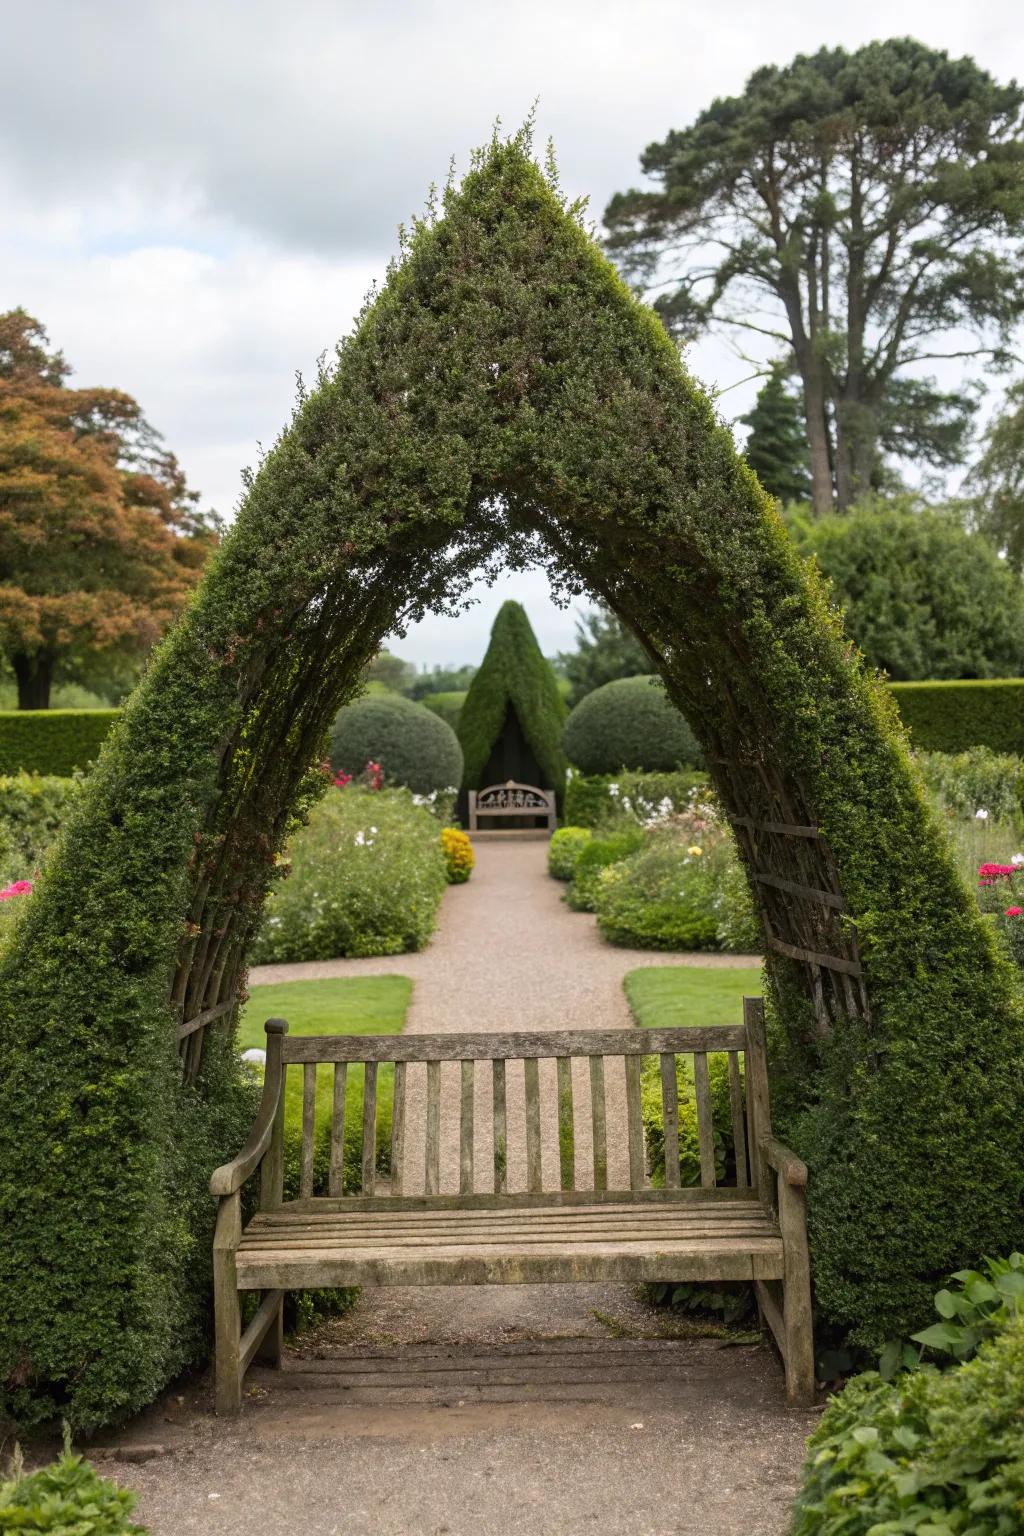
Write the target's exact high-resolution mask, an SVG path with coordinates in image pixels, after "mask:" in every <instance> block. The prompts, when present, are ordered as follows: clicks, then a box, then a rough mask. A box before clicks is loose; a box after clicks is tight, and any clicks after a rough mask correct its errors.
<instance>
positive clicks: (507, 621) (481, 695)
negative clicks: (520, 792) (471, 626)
mask: <svg viewBox="0 0 1024 1536" xmlns="http://www.w3.org/2000/svg"><path fill="white" fill-rule="evenodd" d="M509 709H513V710H514V711H515V713H516V718H517V719H518V721H519V725H520V728H521V729H522V733H523V737H524V739H525V741H526V744H527V746H528V747H529V749H530V751H531V752H532V754H533V756H534V758H535V759H536V762H537V764H538V766H539V768H540V771H541V776H542V778H543V783H542V784H540V785H539V787H540V788H541V789H553V790H555V791H556V793H557V797H558V805H559V809H561V804H562V796H563V786H564V784H565V774H566V769H567V768H568V763H567V761H566V756H565V749H564V747H563V746H562V732H563V730H564V729H565V717H566V713H567V711H566V708H565V702H564V700H563V699H562V695H561V694H560V693H559V691H558V684H557V682H556V680H555V674H554V673H553V672H552V670H551V666H550V664H549V663H548V662H547V661H545V659H544V656H543V654H542V652H541V648H540V646H539V645H538V644H537V637H536V635H535V634H534V632H533V629H532V627H531V624H530V621H529V619H528V618H527V616H526V609H525V608H524V607H523V605H522V603H516V602H507V603H502V605H501V607H500V608H499V609H498V614H497V617H496V618H495V620H494V623H493V625H492V626H491V638H490V642H489V643H488V646H487V651H486V653H485V655H484V659H483V661H482V662H481V663H480V668H479V671H478V672H477V673H476V674H475V676H474V678H473V680H472V682H471V683H470V685H469V691H468V692H467V694H466V697H465V700H464V702H463V705H462V709H461V710H460V711H459V724H458V737H459V742H460V743H461V746H462V755H463V758H464V761H465V767H464V770H463V775H462V787H463V789H464V790H466V789H483V788H484V787H485V785H486V783H487V763H488V759H489V758H490V756H491V752H492V750H493V748H494V745H495V743H496V742H497V740H498V738H499V737H500V735H501V732H502V728H503V726H504V724H505V718H506V716H507V714H508V711H509ZM514 777H517V778H519V777H522V775H519V774H517V775H514Z"/></svg>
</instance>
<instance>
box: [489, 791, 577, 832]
mask: <svg viewBox="0 0 1024 1536" xmlns="http://www.w3.org/2000/svg"><path fill="white" fill-rule="evenodd" d="M480 816H501V817H505V818H508V817H513V818H515V817H518V818H519V820H520V821H522V820H523V819H524V818H528V819H529V820H530V821H531V822H533V821H536V820H537V819H538V817H543V818H544V822H545V825H546V826H547V827H548V828H549V829H550V830H551V831H552V832H553V831H554V830H555V827H556V826H557V825H558V819H557V816H556V814H555V792H554V790H553V789H537V788H535V786H534V785H533V784H519V783H517V782H516V780H515V779H509V781H508V783H507V784H489V785H488V787H487V788H486V789H480V790H476V789H471V790H470V791H469V830H470V831H471V832H476V831H478V830H479V823H478V818H479V817H480Z"/></svg>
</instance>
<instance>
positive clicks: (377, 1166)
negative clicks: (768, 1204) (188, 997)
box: [272, 999, 771, 1203]
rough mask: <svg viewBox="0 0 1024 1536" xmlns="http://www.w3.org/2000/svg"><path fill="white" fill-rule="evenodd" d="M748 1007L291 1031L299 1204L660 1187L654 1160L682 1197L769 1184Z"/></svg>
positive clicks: (759, 1062)
mask: <svg viewBox="0 0 1024 1536" xmlns="http://www.w3.org/2000/svg"><path fill="white" fill-rule="evenodd" d="M745 1013H746V1024H745V1025H742V1026H732V1025H723V1026H716V1027H709V1028H692V1029H654V1030H640V1029H630V1030H593V1031H570V1032H551V1033H543V1034H508V1035H494V1034H479V1035H470V1034H459V1035H362V1036H358V1035H316V1036H305V1037H302V1036H285V1037H284V1039H283V1041H282V1052H283V1054H282V1061H283V1063H284V1069H285V1074H286V1077H287V1073H288V1072H289V1071H291V1072H292V1073H294V1072H296V1071H298V1072H301V1075H302V1085H303V1092H302V1106H303V1107H302V1151H301V1160H300V1176H299V1198H300V1199H301V1200H316V1199H318V1198H321V1197H324V1196H326V1197H328V1198H333V1199H336V1200H337V1199H344V1198H346V1197H350V1196H359V1197H367V1196H379V1195H382V1194H389V1195H391V1196H396V1195H409V1196H416V1195H422V1194H427V1195H436V1194H439V1193H444V1192H448V1193H450V1194H451V1195H452V1197H453V1203H458V1202H457V1198H456V1196H455V1190H456V1189H457V1191H458V1196H459V1197H463V1198H465V1199H466V1200H467V1202H472V1200H473V1198H474V1197H480V1198H481V1199H482V1198H483V1197H485V1196H487V1197H489V1198H490V1199H491V1200H492V1201H493V1199H494V1197H495V1196H498V1197H507V1198H509V1199H510V1200H527V1201H528V1199H529V1197H531V1196H533V1197H540V1196H542V1195H543V1196H544V1197H545V1199H547V1198H550V1197H552V1196H553V1197H554V1198H555V1199H556V1200H557V1199H558V1198H562V1199H565V1198H572V1192H573V1191H577V1192H579V1191H595V1192H597V1193H598V1194H602V1193H603V1192H605V1191H614V1190H622V1191H634V1192H640V1191H648V1190H650V1189H651V1187H652V1178H651V1168H652V1165H654V1166H656V1170H657V1180H656V1182H657V1183H659V1184H663V1185H664V1187H665V1188H666V1189H667V1190H669V1191H672V1190H678V1189H680V1188H681V1186H685V1185H689V1184H696V1183H698V1181H699V1185H700V1187H701V1188H702V1189H703V1190H705V1191H712V1190H716V1189H717V1190H722V1189H730V1188H731V1189H732V1190H734V1191H735V1190H737V1189H739V1190H745V1189H757V1188H758V1187H759V1186H760V1187H761V1188H762V1189H766V1188H767V1187H768V1184H767V1179H766V1178H765V1176H764V1173H763V1170H761V1169H760V1168H759V1167H758V1162H759V1158H758V1157H757V1156H756V1155H754V1156H752V1149H754V1148H755V1147H756V1146H757V1139H758V1137H764V1136H766V1135H768V1134H770V1130H771V1126H770V1121H769V1111H768V1088H767V1073H766V1069H765V1058H764V1040H763V1018H762V1013H761V1002H760V999H747V1000H746V1010H745ZM741 1058H742V1061H741ZM318 1072H319V1074H320V1079H319V1082H320V1094H319V1110H318V1094H317V1084H318ZM284 1097H285V1096H284V1094H282V1103H283V1100H284ZM318 1118H322V1119H323V1120H325V1121H326V1122H327V1123H326V1124H324V1125H321V1126H320V1130H319V1134H318ZM645 1121H646V1132H645ZM413 1129H415V1132H416V1140H417V1145H416V1146H413V1145H412V1137H411V1134H410V1133H411V1132H412V1131H413ZM275 1135H276V1136H277V1137H278V1138H280V1137H281V1136H282V1135H283V1111H282V1114H280V1115H279V1116H278V1124H277V1128H276V1131H275ZM727 1146H728V1155H727V1156H726V1147H727ZM280 1163H281V1159H280V1157H276V1158H274V1159H272V1165H273V1166H280ZM662 1169H663V1170H664V1171H663V1172H662ZM446 1175H447V1177H446ZM442 1186H444V1188H442ZM273 1203H279V1202H278V1201H276V1200H275V1201H273Z"/></svg>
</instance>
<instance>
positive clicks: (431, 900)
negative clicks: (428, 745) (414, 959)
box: [253, 784, 447, 963]
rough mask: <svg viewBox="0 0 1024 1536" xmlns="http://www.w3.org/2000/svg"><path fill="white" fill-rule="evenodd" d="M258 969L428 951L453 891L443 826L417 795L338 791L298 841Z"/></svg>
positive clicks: (259, 951) (262, 936)
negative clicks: (284, 963) (445, 900)
mask: <svg viewBox="0 0 1024 1536" xmlns="http://www.w3.org/2000/svg"><path fill="white" fill-rule="evenodd" d="M282 875H283V876H284V875H287V876H288V878H286V879H283V882H282V884H280V885H279V886H278V887H277V888H276V889H275V890H274V891H273V892H272V893H271V895H270V897H269V899H268V901H267V907H266V912H265V915H264V920H263V925H262V928H261V930H260V933H259V936H258V938H257V941H256V944H255V946H254V950H253V960H254V961H255V962H256V963H261V962H270V961H289V960H328V959H333V958H334V957H335V956H342V955H397V954H401V953H403V952H404V951H406V950H414V949H422V947H423V945H424V944H426V943H427V941H428V940H429V938H430V936H431V934H432V933H433V931H434V922H435V919H436V915H437V908H438V904H439V902H440V900H441V896H442V893H443V892H444V889H445V886H446V884H447V879H446V861H445V855H444V853H443V851H442V848H441V840H440V838H439V836H438V827H437V820H436V818H435V817H434V816H433V815H432V814H431V812H430V811H429V810H428V809H427V808H426V807H425V806H423V805H417V804H415V802H414V799H413V796H412V795H411V794H410V793H409V791H408V790H389V789H380V790H374V789H372V788H370V787H369V786H368V785H364V784H361V785H356V784H351V785H349V786H348V787H346V788H341V789H338V790H329V791H328V794H327V796H326V797H325V799H323V800H321V801H320V802H319V803H318V804H317V805H316V806H315V807H314V809H313V811H312V813H311V815H310V818H309V824H308V825H307V826H306V827H303V828H302V830H301V831H299V832H298V833H297V834H296V836H295V837H294V838H293V839H292V842H291V845H290V847H289V850H288V857H287V860H286V861H285V862H284V863H283V865H282Z"/></svg>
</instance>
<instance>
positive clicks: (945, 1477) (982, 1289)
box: [792, 1253, 1024, 1536]
mask: <svg viewBox="0 0 1024 1536" xmlns="http://www.w3.org/2000/svg"><path fill="white" fill-rule="evenodd" d="M935 1304H936V1310H937V1311H938V1313H939V1318H940V1321H939V1322H937V1323H933V1324H932V1325H931V1326H930V1327H929V1328H925V1329H922V1330H921V1332H919V1333H918V1334H916V1335H915V1336H914V1343H916V1345H917V1347H916V1348H915V1347H914V1343H910V1344H908V1345H906V1346H904V1347H903V1349H902V1350H901V1351H899V1353H900V1354H901V1355H902V1356H903V1357H904V1358H905V1359H908V1360H909V1363H910V1365H911V1367H912V1368H911V1369H910V1370H902V1371H900V1372H899V1373H898V1374H896V1375H895V1377H894V1379H886V1377H885V1375H884V1374H881V1373H879V1372H877V1371H871V1372H867V1373H865V1374H864V1375H861V1376H857V1377H855V1378H854V1379H853V1380H852V1381H850V1382H849V1383H848V1384H847V1386H846V1387H845V1388H844V1389H843V1391H842V1392H840V1393H837V1394H836V1396H834V1397H833V1398H832V1399H831V1400H830V1402H829V1403H828V1406H827V1407H826V1409H825V1412H824V1414H823V1415H822V1419H821V1422H820V1424H819V1425H818V1427H817V1428H816V1429H815V1431H814V1433H813V1434H812V1435H811V1438H810V1440H809V1441H808V1456H807V1461H806V1464H805V1467H804V1475H803V1485H802V1487H801V1490H800V1494H799V1496H798V1498H797V1503H796V1509H795V1512H794V1519H793V1526H792V1536H890V1533H891V1536H897V1533H900V1532H906V1533H908V1536H1015V1533H1016V1532H1018V1531H1019V1530H1020V1528H1021V1512H1022V1510H1024V1256H1022V1255H1021V1254H1019V1253H1015V1254H1013V1255H1011V1256H1010V1257H1009V1258H1008V1259H1006V1260H1003V1261H996V1262H990V1263H989V1264H988V1265H986V1267H985V1272H984V1273H981V1272H970V1271H964V1272H961V1273H960V1274H958V1275H955V1276H954V1277H953V1281H952V1282H951V1284H950V1286H948V1287H944V1288H943V1289H942V1290H941V1291H940V1292H939V1293H938V1295H937V1296H936V1298H935ZM936 1351H939V1352H941V1353H942V1354H944V1355H945V1357H946V1359H947V1360H950V1359H952V1360H959V1361H962V1362H963V1363H960V1364H956V1365H954V1366H953V1368H952V1369H948V1370H945V1371H942V1370H937V1369H935V1368H934V1366H926V1367H925V1368H923V1369H921V1368H919V1361H920V1357H921V1355H922V1354H925V1353H926V1352H931V1356H932V1358H933V1359H934V1358H936ZM890 1358H891V1356H890Z"/></svg>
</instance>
